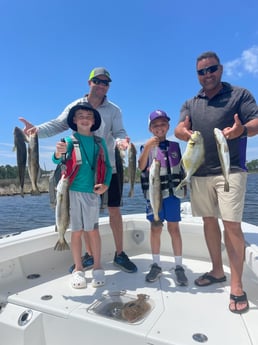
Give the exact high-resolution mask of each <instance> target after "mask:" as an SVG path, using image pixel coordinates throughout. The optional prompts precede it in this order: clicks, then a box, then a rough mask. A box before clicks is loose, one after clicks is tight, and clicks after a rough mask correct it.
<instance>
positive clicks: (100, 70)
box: [89, 67, 112, 81]
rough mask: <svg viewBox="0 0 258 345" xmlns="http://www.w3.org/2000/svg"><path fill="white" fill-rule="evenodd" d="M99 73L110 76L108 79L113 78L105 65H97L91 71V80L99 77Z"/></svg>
mask: <svg viewBox="0 0 258 345" xmlns="http://www.w3.org/2000/svg"><path fill="white" fill-rule="evenodd" d="M99 75H104V76H105V77H107V78H108V81H112V79H111V78H110V74H109V72H108V71H107V70H106V69H105V68H104V67H95V68H94V69H93V70H92V71H91V72H90V76H89V80H91V79H92V78H95V77H98V76H99Z"/></svg>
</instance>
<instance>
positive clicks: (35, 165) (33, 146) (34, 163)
mask: <svg viewBox="0 0 258 345" xmlns="http://www.w3.org/2000/svg"><path fill="white" fill-rule="evenodd" d="M28 171H29V176H30V181H31V186H32V190H31V194H33V195H40V191H39V188H38V185H37V183H38V180H39V176H40V167H39V142H38V135H37V134H36V133H35V134H31V135H29V136H28Z"/></svg>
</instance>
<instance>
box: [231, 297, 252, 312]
mask: <svg viewBox="0 0 258 345" xmlns="http://www.w3.org/2000/svg"><path fill="white" fill-rule="evenodd" d="M230 299H231V300H232V302H231V303H230V304H229V306H228V307H229V310H230V311H231V312H232V313H234V314H243V313H246V312H247V311H248V309H249V303H248V300H247V296H246V293H245V292H244V293H243V295H241V296H236V295H233V294H230ZM237 304H239V305H242V304H246V306H245V307H244V308H242V309H237ZM231 305H234V307H235V308H234V309H232V308H230V306H231Z"/></svg>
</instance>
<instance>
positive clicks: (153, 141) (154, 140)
mask: <svg viewBox="0 0 258 345" xmlns="http://www.w3.org/2000/svg"><path fill="white" fill-rule="evenodd" d="M159 142H160V140H159V138H158V137H156V136H153V137H151V138H150V139H149V140H147V141H146V143H145V144H144V148H143V151H142V153H141V156H140V157H139V160H138V166H139V169H140V170H144V169H145V167H146V165H147V162H148V157H149V153H150V151H151V149H152V148H155V147H157V146H158V145H159ZM154 156H155V155H154Z"/></svg>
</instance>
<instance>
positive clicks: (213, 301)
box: [9, 254, 258, 345]
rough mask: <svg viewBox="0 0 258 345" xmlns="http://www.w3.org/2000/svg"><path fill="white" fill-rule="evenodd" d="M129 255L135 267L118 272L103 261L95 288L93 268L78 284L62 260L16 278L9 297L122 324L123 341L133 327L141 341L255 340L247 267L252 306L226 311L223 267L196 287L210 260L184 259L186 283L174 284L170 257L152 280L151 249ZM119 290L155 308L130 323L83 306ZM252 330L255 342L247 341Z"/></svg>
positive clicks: (223, 343)
mask: <svg viewBox="0 0 258 345" xmlns="http://www.w3.org/2000/svg"><path fill="white" fill-rule="evenodd" d="M131 259H132V260H133V261H134V262H135V263H136V265H137V266H138V272H137V273H125V272H122V271H120V270H119V269H118V268H116V267H115V266H114V265H113V263H112V262H110V261H109V262H108V263H106V264H104V269H105V274H106V285H105V286H103V287H101V288H98V289H95V288H92V286H91V271H86V277H87V283H88V286H87V288H86V289H80V290H75V289H73V288H72V287H71V286H70V283H69V279H70V274H69V273H68V272H67V269H68V267H69V266H67V262H65V264H64V265H60V266H57V267H56V268H52V269H50V270H45V271H44V272H39V273H41V276H40V278H38V279H33V280H28V279H25V278H24V279H23V280H21V281H19V291H20V292H19V293H16V287H15V286H13V291H9V294H10V296H9V302H11V303H14V304H17V305H20V306H24V307H26V308H31V309H32V310H36V311H40V312H45V313H47V314H50V315H54V316H55V317H59V318H63V319H68V318H71V319H72V318H75V319H77V320H89V321H90V322H92V320H93V321H94V322H95V323H99V324H103V325H109V326H111V328H112V327H114V328H118V329H120V330H121V329H124V330H125V331H126V333H127V337H125V339H124V341H123V344H129V343H130V342H129V340H128V339H130V334H133V333H138V334H140V335H142V339H143V342H142V344H154V345H156V344H173V345H179V344H180V345H189V344H198V342H196V341H195V340H194V339H193V336H194V334H203V335H204V336H206V337H207V339H208V341H207V342H206V343H207V344H209V345H218V344H220V345H228V344H230V345H231V344H238V345H254V344H258V327H257V320H258V310H257V305H258V301H257V291H258V287H257V280H256V279H254V277H253V275H251V272H250V271H249V269H248V268H245V277H244V282H245V281H247V280H248V281H249V289H248V290H246V292H247V294H248V297H249V301H250V311H249V312H248V313H247V314H245V315H243V316H239V315H234V314H232V313H230V312H229V311H228V303H229V293H230V290H229V270H228V268H227V267H225V271H226V276H227V282H225V283H221V284H214V285H211V286H209V287H203V288H200V287H196V286H195V285H194V279H196V278H197V277H198V276H199V275H200V274H202V273H204V272H207V271H209V269H210V264H209V263H207V262H203V261H197V260H191V259H184V262H183V263H184V266H185V268H186V275H187V277H188V279H189V286H187V287H178V286H176V285H175V282H174V271H173V267H174V264H173V261H172V259H171V258H169V257H165V256H162V257H161V259H162V267H163V275H162V277H161V278H160V280H159V281H157V282H155V283H146V282H145V275H146V273H147V271H148V269H149V266H150V264H151V263H152V262H151V255H149V254H141V255H137V256H134V257H131ZM171 269H172V270H171ZM31 273H33V272H31ZM122 290H126V292H127V293H128V294H130V295H134V296H136V295H137V294H139V293H144V294H147V295H149V296H150V299H151V301H153V302H154V308H153V310H152V311H151V313H150V314H149V315H148V316H147V318H146V319H145V320H144V321H142V322H140V323H139V324H136V325H131V324H126V323H122V322H120V321H116V320H110V319H106V318H104V317H102V316H99V315H92V313H89V312H88V311H87V309H88V308H89V307H90V306H91V305H92V303H94V302H95V301H96V300H97V299H99V298H100V297H101V296H102V294H103V293H112V292H118V291H122ZM247 325H248V326H247ZM100 332H101V330H100ZM250 336H251V338H252V339H254V340H255V341H254V340H253V341H254V342H251V340H250ZM132 339H133V338H132ZM144 339H145V340H144ZM127 341H128V342H127ZM130 341H132V340H130ZM112 344H115V343H113V342H112ZM134 344H138V342H135V343H134Z"/></svg>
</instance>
